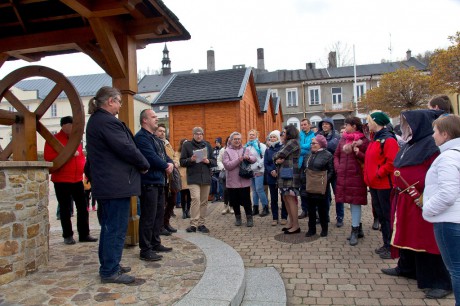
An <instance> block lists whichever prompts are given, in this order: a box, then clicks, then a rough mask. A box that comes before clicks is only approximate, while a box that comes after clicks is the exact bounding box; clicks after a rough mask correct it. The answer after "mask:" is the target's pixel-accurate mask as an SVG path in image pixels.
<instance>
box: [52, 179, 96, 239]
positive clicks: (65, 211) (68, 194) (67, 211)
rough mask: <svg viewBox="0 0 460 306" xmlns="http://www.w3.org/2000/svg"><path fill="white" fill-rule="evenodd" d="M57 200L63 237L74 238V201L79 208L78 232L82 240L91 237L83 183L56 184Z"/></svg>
mask: <svg viewBox="0 0 460 306" xmlns="http://www.w3.org/2000/svg"><path fill="white" fill-rule="evenodd" d="M54 190H55V192H56V198H57V201H58V203H59V207H60V212H59V213H60V217H61V227H62V237H64V238H68V237H72V236H73V230H72V220H71V214H72V213H71V210H72V199H73V200H74V202H75V207H76V208H77V231H78V235H79V236H80V238H85V237H86V236H88V235H89V215H88V210H87V209H86V199H85V189H84V187H83V182H77V183H57V182H55V183H54Z"/></svg>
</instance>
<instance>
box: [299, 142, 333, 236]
mask: <svg viewBox="0 0 460 306" xmlns="http://www.w3.org/2000/svg"><path fill="white" fill-rule="evenodd" d="M307 169H309V170H312V171H327V179H326V182H325V183H326V186H327V187H326V189H325V192H324V193H323V194H321V193H313V192H309V191H307V189H306V183H307V179H308V178H307V175H306V171H307ZM333 175H334V157H333V155H332V154H331V152H329V151H328V150H327V140H326V137H324V136H323V135H320V134H318V135H316V136H315V137H314V138H313V139H312V140H311V150H310V153H309V154H308V155H307V156H305V159H304V160H303V164H302V168H301V183H302V194H303V195H304V196H306V198H307V201H308V231H307V233H306V234H305V237H311V236H313V235H316V211H318V215H319V222H320V224H321V234H320V236H321V237H326V236H327V234H328V222H329V221H328V211H329V204H328V199H327V194H328V193H329V192H330V189H329V188H330V182H331V180H332V176H333Z"/></svg>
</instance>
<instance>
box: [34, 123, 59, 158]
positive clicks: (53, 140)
mask: <svg viewBox="0 0 460 306" xmlns="http://www.w3.org/2000/svg"><path fill="white" fill-rule="evenodd" d="M37 132H38V133H39V134H40V135H42V137H43V138H45V141H47V142H48V143H49V144H50V146H51V147H52V148H53V149H54V151H56V152H57V153H58V154H59V153H61V152H62V150H64V146H63V145H62V143H60V142H59V140H57V139H56V137H54V135H53V134H51V133H50V131H48V129H47V128H46V127H45V126H44V125H43V124H42V123H41V122H40V121H37Z"/></svg>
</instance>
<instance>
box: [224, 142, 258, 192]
mask: <svg viewBox="0 0 460 306" xmlns="http://www.w3.org/2000/svg"><path fill="white" fill-rule="evenodd" d="M242 155H243V147H240V148H233V147H232V146H228V147H227V149H225V152H224V157H223V159H222V162H223V164H224V168H225V171H227V173H226V174H227V181H226V186H227V188H245V187H249V186H251V179H246V178H242V177H240V176H239V174H238V173H239V171H240V159H239V158H240V156H242ZM244 155H245V156H249V161H250V162H251V163H254V162H255V161H256V160H257V158H256V157H255V156H254V155H253V154H252V150H246V151H245V152H244Z"/></svg>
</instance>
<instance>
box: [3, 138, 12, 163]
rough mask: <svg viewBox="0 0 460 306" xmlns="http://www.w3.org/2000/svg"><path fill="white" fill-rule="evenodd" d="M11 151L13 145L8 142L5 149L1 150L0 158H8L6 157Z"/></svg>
mask: <svg viewBox="0 0 460 306" xmlns="http://www.w3.org/2000/svg"><path fill="white" fill-rule="evenodd" d="M12 153H13V145H12V142H10V143H9V144H8V145H7V146H6V148H5V149H3V152H1V153H0V160H8V158H9V157H10V156H11V154H12Z"/></svg>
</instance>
